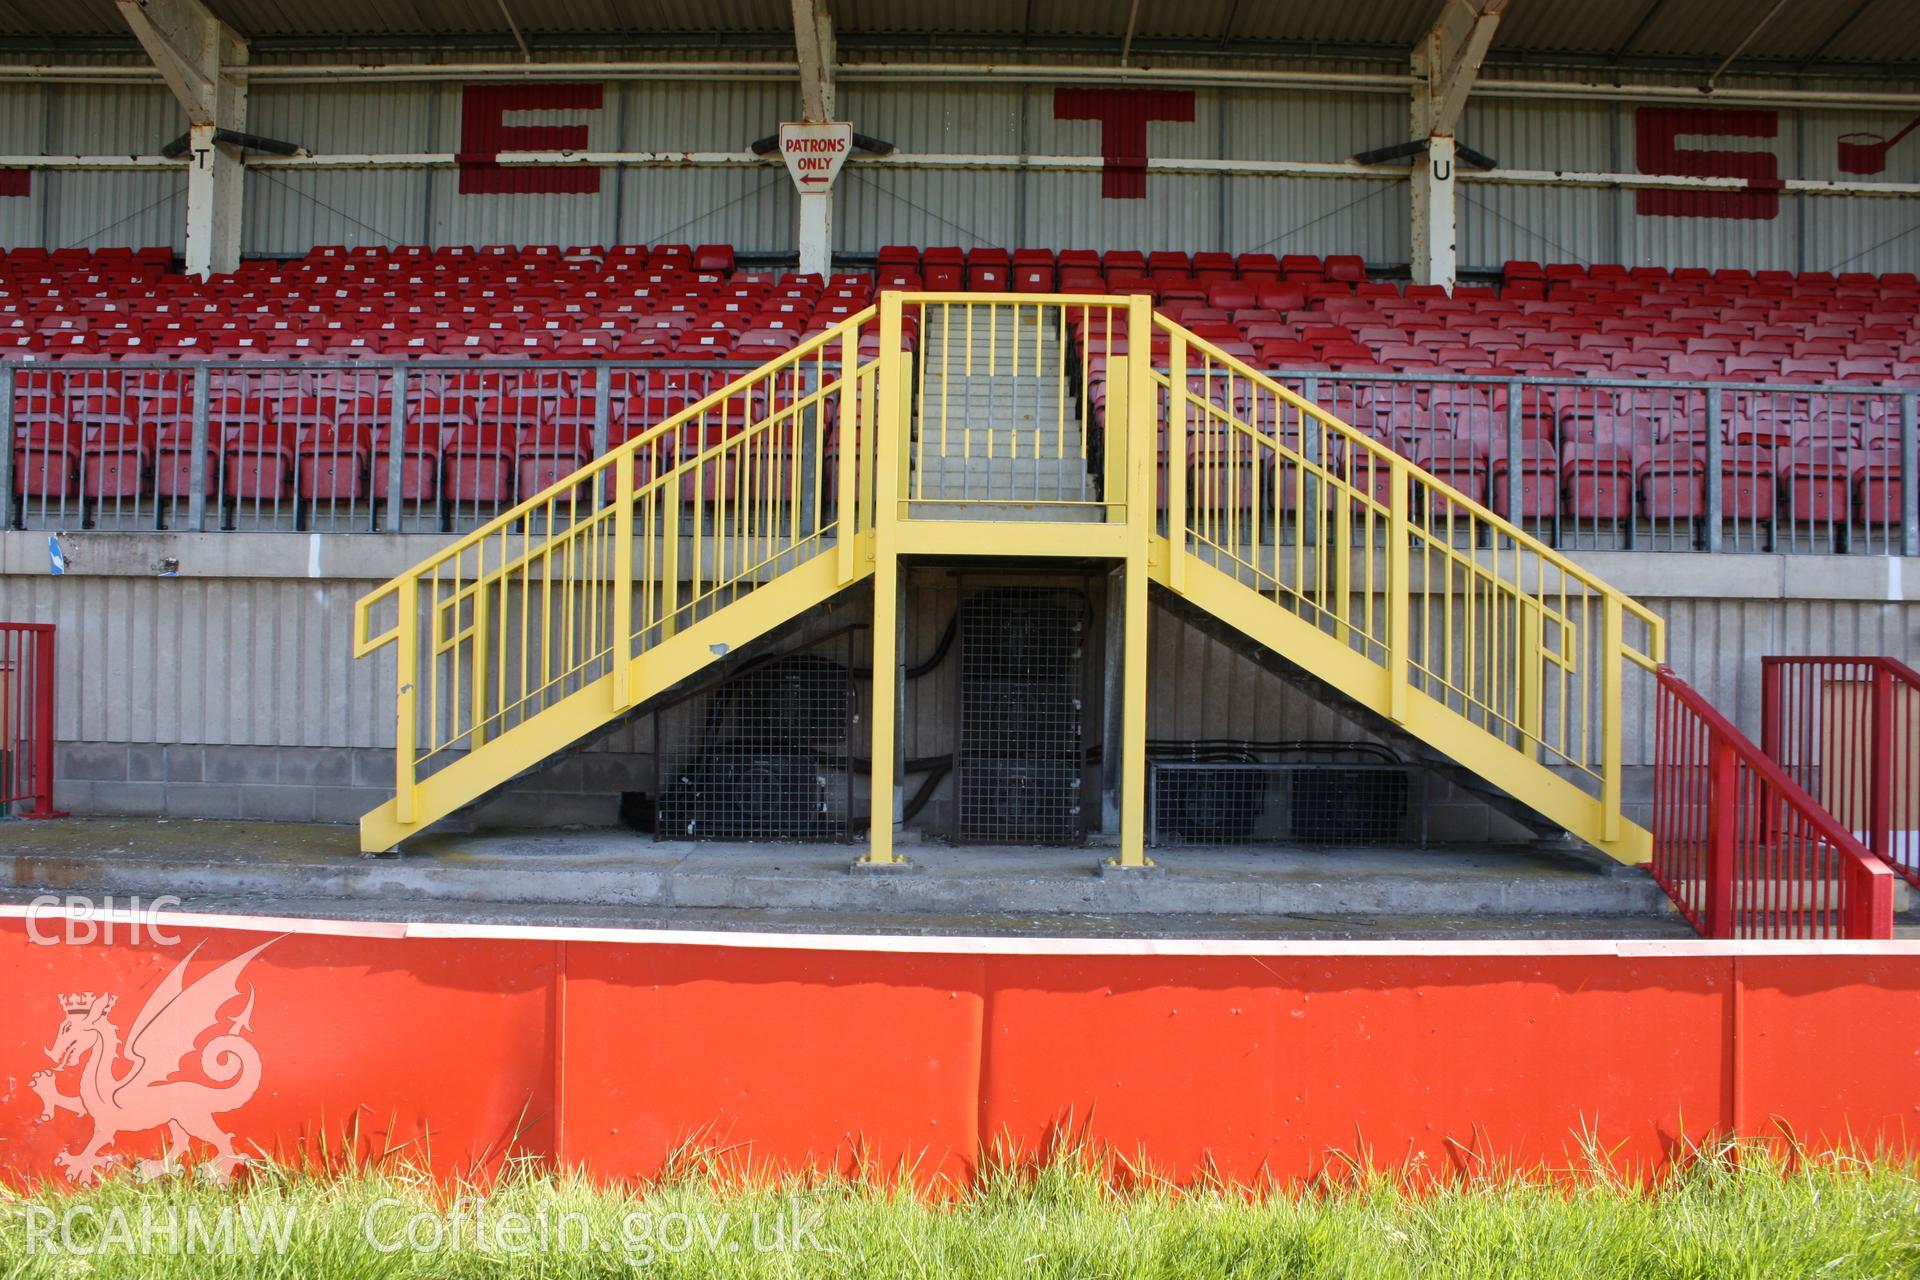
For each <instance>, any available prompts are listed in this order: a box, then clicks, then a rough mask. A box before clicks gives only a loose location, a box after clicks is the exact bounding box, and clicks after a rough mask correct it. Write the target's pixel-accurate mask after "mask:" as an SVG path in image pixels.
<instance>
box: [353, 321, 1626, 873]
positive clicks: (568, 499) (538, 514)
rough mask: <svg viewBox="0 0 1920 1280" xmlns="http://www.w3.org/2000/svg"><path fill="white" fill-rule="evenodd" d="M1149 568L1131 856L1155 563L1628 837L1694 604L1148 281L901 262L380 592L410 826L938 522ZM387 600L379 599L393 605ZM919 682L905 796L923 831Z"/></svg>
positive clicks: (878, 791)
mask: <svg viewBox="0 0 1920 1280" xmlns="http://www.w3.org/2000/svg"><path fill="white" fill-rule="evenodd" d="M917 554H925V555H943V556H1003V557H1009V558H1019V559H1023V560H1033V559H1036V558H1044V557H1076V558H1101V559H1107V560H1113V561H1120V562H1123V563H1124V565H1125V568H1126V573H1125V576H1124V583H1125V600H1124V606H1125V627H1124V639H1123V651H1124V670H1123V672H1122V681H1121V707H1122V734H1121V741H1122V743H1123V752H1122V774H1121V795H1120V800H1121V804H1120V810H1121V831H1120V850H1119V861H1121V862H1122V863H1139V862H1143V861H1144V860H1145V853H1144V848H1143V843H1144V839H1143V838H1144V807H1145V806H1144V799H1145V772H1146V769H1145V758H1144V751H1145V741H1146V736H1147V735H1146V712H1145V701H1146V699H1145V686H1146V670H1147V664H1146V641H1147V626H1146V619H1147V603H1148V588H1149V583H1154V584H1158V585H1159V586H1161V587H1162V588H1164V589H1166V590H1167V591H1170V592H1172V593H1174V594H1175V595H1177V596H1179V597H1181V598H1182V599H1183V600H1184V601H1185V602H1186V604H1187V605H1188V606H1189V607H1191V608H1194V609H1198V610H1201V611H1204V612H1205V613H1207V614H1209V615H1212V616H1213V617H1214V618H1217V619H1218V620H1219V621H1220V622H1221V623H1223V624H1225V625H1227V626H1229V627H1231V628H1233V629H1235V630H1236V631H1238V632H1240V633H1242V634H1243V635H1244V636H1246V637H1247V638H1248V640H1249V642H1251V643H1253V644H1257V645H1259V646H1263V647H1264V648H1266V649H1269V650H1271V651H1273V652H1275V653H1277V654H1279V655H1281V656H1282V657H1283V658H1284V659H1285V660H1286V661H1288V662H1290V663H1292V664H1294V665H1295V666H1296V667H1298V668H1300V669H1301V670H1303V671H1305V672H1308V673H1310V674H1311V675H1312V676H1313V677H1315V678H1316V679H1317V680H1319V681H1320V682H1322V683H1323V684H1325V685H1328V686H1331V687H1332V688H1333V689H1336V690H1337V691H1338V692H1339V694H1340V695H1341V696H1342V697H1343V698H1345V699H1347V700H1348V701H1350V702H1351V703H1353V704H1355V705H1357V706H1359V707H1360V708H1362V709H1363V710H1364V711H1365V712H1366V713H1368V714H1369V715H1371V716H1374V717H1377V718H1378V719H1379V720H1380V721H1381V723H1382V724H1384V725H1390V726H1391V727H1392V728H1393V729H1394V731H1395V732H1397V733H1399V734H1402V735H1406V736H1410V737H1412V738H1414V739H1416V740H1418V741H1419V742H1421V743H1424V744H1425V745H1426V746H1427V747H1428V748H1430V749H1431V750H1432V751H1434V752H1436V753H1438V754H1440V755H1442V756H1444V757H1445V758H1447V759H1448V760H1450V761H1452V762H1454V763H1455V764H1457V765H1458V766H1459V767H1460V768H1462V769H1464V770H1466V771H1468V772H1470V773H1471V774H1472V775H1474V776H1475V777H1477V778H1479V779H1481V780H1482V781H1483V782H1484V783H1485V784H1486V785H1487V786H1488V787H1490V788H1494V789H1497V790H1498V791H1499V792H1500V793H1502V794H1503V795H1505V796H1506V797H1509V798H1511V800H1513V801H1516V802H1518V803H1519V804H1520V805H1522V806H1525V807H1526V808H1527V809H1528V810H1530V811H1531V812H1533V813H1536V814H1538V815H1540V816H1541V817H1543V818H1545V819H1546V820H1548V821H1549V822H1551V823H1552V824H1554V825H1557V826H1559V827H1561V828H1564V829H1565V830H1566V831H1568V832H1571V833H1572V834H1573V835H1574V836H1576V837H1578V838H1579V839H1581V840H1583V841H1586V842H1587V843H1589V844H1591V845H1593V846H1594V847H1596V848H1598V849H1601V850H1604V851H1605V852H1607V853H1609V854H1611V855H1612V856H1614V857H1616V858H1618V859H1620V860H1622V861H1627V862H1642V861H1645V860H1646V859H1647V857H1648V856H1649V854H1650V840H1649V836H1648V833H1647V832H1646V830H1645V829H1644V828H1642V827H1640V826H1639V825H1638V824H1636V823H1634V822H1632V821H1630V820H1629V819H1628V818H1626V817H1625V816H1624V815H1623V814H1622V812H1621V798H1622V772H1623V766H1622V759H1621V742H1622V736H1623V735H1622V728H1623V726H1622V722H1621V717H1622V714H1623V713H1622V707H1623V704H1624V701H1625V699H1624V697H1623V694H1624V691H1625V683H1626V681H1627V680H1628V679H1629V678H1639V677H1640V676H1641V675H1642V674H1644V675H1645V676H1646V677H1647V678H1650V677H1651V673H1652V672H1653V671H1654V669H1655V668H1656V667H1657V665H1658V663H1659V662H1660V660H1661V658H1662V656H1663V655H1662V644H1663V632H1662V626H1661V623H1660V620H1659V619H1658V618H1657V617H1656V616H1654V615H1653V614H1652V613H1650V612H1649V611H1647V610H1646V609H1645V608H1643V607H1641V606H1640V605H1639V604H1637V603H1636V602H1634V601H1633V600H1630V599H1628V598H1627V597H1625V596H1623V595H1621V594H1620V593H1619V592H1617V591H1615V590H1613V589H1612V588H1610V587H1608V586H1607V585H1606V584H1605V583H1602V582H1600V581H1599V580H1598V579H1596V578H1594V577H1593V576H1592V575H1590V574H1587V573H1585V572H1584V571H1583V570H1581V569H1580V568H1579V567H1578V566H1577V565H1575V564H1573V563H1572V562H1570V561H1568V560H1567V559H1565V558H1564V557H1562V556H1560V555H1559V554H1558V553H1557V552H1555V551H1554V550H1552V549H1551V548H1550V547H1547V546H1546V545H1545V544H1543V543H1541V542H1540V541H1539V540H1538V539H1535V538H1533V537H1532V536H1531V535H1529V534H1528V533H1526V532H1525V531H1524V530H1523V529H1521V528H1518V527H1516V526H1514V525H1512V524H1510V523H1508V522H1507V521H1505V520H1502V519H1501V518H1500V517H1498V516H1496V515H1495V514H1494V513H1493V512H1492V511H1490V510H1488V509H1487V508H1486V507H1484V506H1481V505H1479V504H1478V503H1475V502H1473V501H1471V500H1470V499H1468V498H1467V497H1466V496H1465V495H1463V494H1461V493H1459V492H1458V491H1456V490H1455V489H1453V488H1451V487H1449V486H1448V485H1447V484H1445V483H1444V482H1442V481H1440V480H1439V479H1437V478H1435V477H1434V476H1432V475H1429V474H1427V473H1426V472H1424V471H1422V470H1421V469H1419V468H1418V467H1415V466H1414V465H1413V464H1412V463H1410V462H1409V461H1408V460H1407V459H1406V458H1404V457H1402V456H1400V455H1398V454H1396V453H1395V452H1393V450H1392V449H1391V448H1390V447H1388V446H1387V445H1386V444H1384V443H1382V442H1379V441H1376V440H1374V439H1371V438H1369V437H1368V436H1367V435H1365V434H1364V433H1362V432H1360V431H1358V430H1356V429H1355V428H1353V427H1351V426H1349V425H1348V424H1346V423H1344V422H1342V421H1340V420H1339V419H1337V418H1335V417H1333V416H1332V415H1330V414H1328V413H1326V412H1324V411H1323V410H1321V409H1320V408H1318V407H1317V406H1315V405H1313V404H1311V403H1309V402H1308V401H1306V400H1305V399H1303V398H1302V397H1300V396H1298V395H1296V394H1295V393H1294V392H1293V391H1291V390H1289V389H1288V388H1287V387H1285V386H1283V385H1281V384H1280V383H1278V382H1276V381H1275V380H1274V379H1272V378H1270V377H1268V376H1266V375H1264V374H1261V373H1258V372H1256V371H1255V370H1253V369H1251V368H1249V367H1248V366H1247V365H1245V364H1244V363H1242V362H1240V361H1238V360H1236V359H1234V358H1233V357H1232V356H1230V355H1228V354H1226V353H1225V352H1223V351H1221V350H1220V349H1218V348H1217V347H1214V346H1212V345H1211V344H1209V343H1207V342H1205V341H1203V340H1201V339H1199V338H1197V337H1196V336H1194V335H1193V334H1191V333H1189V332H1187V331H1186V330H1185V329H1183V328H1181V327H1180V326H1179V325H1177V324H1175V323H1173V322H1171V321H1169V320H1167V319H1166V318H1164V317H1161V316H1158V315H1156V314H1154V312H1153V311H1152V309H1151V305H1150V302H1149V300H1148V299H1146V298H1143V297H1132V298H1106V297H1078V296H1062V295H986V294H899V293H888V294H885V295H883V296H882V298H881V301H880V303H879V304H878V306H876V307H874V308H870V309H869V310H867V311H865V312H862V313H861V314H859V315H856V316H852V317H849V318H848V319H847V320H846V321H845V322H843V323H842V324H840V325H838V326H836V327H835V328H834V329H832V330H830V331H829V332H827V333H825V334H822V335H819V336H818V337H815V338H813V339H810V340H808V341H807V342H805V343H803V344H801V345H800V346H799V347H797V348H796V349H795V350H794V351H793V352H790V353H789V354H788V355H786V356H783V357H781V358H780V359H778V360H775V361H773V362H771V363H769V364H767V365H765V366H763V367H762V368H760V369H758V370H755V371H754V372H753V373H752V374H750V375H748V376H746V377H745V378H742V379H741V380H739V381H738V382H736V383H734V384H732V385H731V386H729V387H727V388H724V389H722V390H721V391H720V392H717V393H715V394H714V395H712V396H710V397H708V398H707V399H706V400H704V401H701V402H700V403H699V404H696V405H694V406H692V407H691V408H689V409H688V410H687V411H686V412H684V413H681V414H678V415H675V416H674V417H672V418H669V419H667V420H666V421H664V422H662V423H660V424H658V425H656V426H653V427H651V428H648V429H647V430H646V431H644V432H643V433H642V434H640V435H638V436H636V437H635V438H633V439H631V440H629V441H628V442H627V443H625V444H624V445H621V446H620V447H619V448H617V449H615V450H613V451H612V452H611V453H609V454H608V455H607V456H605V457H602V458H600V459H598V460H597V461H595V462H594V463H592V464H591V465H590V466H588V467H586V468H584V469H583V470H581V471H580V472H577V473H576V474H574V475H572V476H569V477H567V478H566V479H565V480H563V481H561V482H560V483H558V484H556V485H555V486H554V487H553V488H551V489H549V490H548V491H547V492H545V493H543V494H540V495H538V496H536V497H534V498H533V499H531V500H529V501H527V502H525V503H522V504H521V505H520V506H519V507H517V508H515V509H513V510H512V511H509V512H507V513H505V514H503V515H502V516H501V517H500V518H499V519H497V520H495V521H493V522H491V523H490V524H488V525H486V526H484V527H482V528H480V529H477V530H475V531H474V532H472V533H470V534H468V535H467V536H465V537H464V538H462V539H460V540H459V541H457V542H456V543H454V544H453V545H452V546H450V547H448V548H447V549H446V550H445V551H443V552H442V553H441V554H439V555H437V556H435V557H434V558H433V559H431V560H429V561H427V562H425V563H423V564H421V565H419V566H417V567H416V568H414V569H413V570H411V571H409V572H408V573H406V574H403V575H401V576H400V577H398V578H396V579H394V580H393V581H392V582H389V583H387V584H385V585H384V586H382V587H380V588H379V589H378V590H376V591H374V592H372V593H371V594H369V595H368V596H367V597H366V598H365V599H363V600H362V601H361V602H360V606H359V609H358V612H357V615H356V622H355V648H356V654H358V655H360V656H366V655H369V654H375V653H379V654H381V655H382V656H383V658H384V659H385V660H387V661H389V662H391V664H392V668H393V680H394V691H395V698H396V718H395V728H396V744H397V748H396V759H395V797H394V799H393V800H392V801H391V802H389V803H388V804H385V805H382V806H381V807H380V808H378V809H376V810H375V811H374V812H372V813H370V814H368V815H367V816H366V817H365V818H364V819H363V820H362V826H361V836H362V843H363V847H365V848H367V849H369V850H380V849H386V848H390V847H392V846H393V845H395V844H396V843H398V842H399V841H401V840H403V839H405V838H406V837H408V836H410V835H412V834H414V833H415V832H418V831H420V830H422V829H423V828H425V827H426V826H428V825H430V824H431V823H433V822H435V821H437V820H439V819H441V818H444V817H445V816H447V815H448V814H449V813H452V812H453V811H454V810H456V809H458V808H459V807H461V806H462V805H465V804H468V803H470V802H472V801H473V800H475V799H477V798H479V797H480V796H482V795H484V794H486V793H487V792H488V791H489V790H491V789H492V788H494V787H497V786H499V785H500V784H501V783H503V782H505V781H507V780H509V779H511V778H512V777H514V776H516V775H517V774H519V773H521V772H523V771H525V770H526V769H528V768H531V767H533V766H534V765H536V764H538V763H539V762H540V761H542V760H544V759H546V758H547V757H549V756H551V755H553V754H555V753H556V752H558V751H561V750H563V749H564V748H566V747H567V746H568V745H570V744H571V743H573V742H575V741H577V740H579V739H580V738H581V737H583V736H584V735H586V734H588V733H589V732H591V731H592V730H594V729H595V728H597V727H599V726H600V725H603V724H605V723H606V722H608V721H609V720H611V719H613V718H615V717H618V716H621V715H624V714H626V713H628V712H629V711H631V710H632V709H633V708H635V707H637V706H638V705H640V704H641V703H642V702H644V701H646V700H647V699H648V698H650V697H652V696H654V695H655V694H657V693H659V692H661V691H662V690H665V689H667V688H669V687H671V686H672V685H673V684H675V683H677V682H678V681H681V680H683V679H686V678H687V677H688V676H690V675H692V674H694V673H695V672H697V671H698V670H700V668H702V667H703V666H705V665H707V664H709V663H711V662H713V661H714V660H715V656H716V655H717V654H724V653H726V652H728V651H730V650H731V649H734V648H737V647H739V646H740V645H743V644H746V643H749V642H750V641H752V640H753V639H754V638H756V637H758V636H761V635H764V634H765V633H766V632H768V631H770V630H772V629H773V628H775V627H777V626H779V625H781V624H782V623H784V622H786V621H787V620H789V619H791V618H793V617H795V616H797V615H799V614H800V613H802V612H804V611H806V610H808V609H810V608H813V607H814V606H816V605H818V604H820V603H821V602H823V601H825V600H826V599H827V598H828V597H830V596H831V595H833V594H834V593H836V592H838V591H840V590H842V589H844V588H845V587H847V586H849V585H851V584H852V583H854V582H855V581H858V580H860V579H862V578H865V577H868V576H872V577H873V579H874V592H873V594H874V626H873V636H874V655H873V669H874V670H875V671H876V672H884V671H890V670H892V669H894V667H895V666H896V665H897V658H898V655H897V653H896V652H895V643H896V627H895V619H896V616H897V613H896V611H897V608H898V594H897V593H898V564H899V560H900V557H902V556H905V555H917ZM376 627H379V628H380V629H379V630H378V631H377V632H376V630H375V628H376ZM894 720H895V707H894V682H892V681H887V680H876V681H875V682H874V704H873V710H872V725H873V734H874V741H873V749H872V752H871V759H872V761H873V776H872V803H873V829H872V833H871V838H870V843H869V851H868V854H867V857H868V858H869V859H870V860H873V861H879V862H885V861H889V860H891V859H892V858H893V856H894V854H893V824H894V813H893V777H892V761H893V759H894V749H893V743H894V730H895V726H894Z"/></svg>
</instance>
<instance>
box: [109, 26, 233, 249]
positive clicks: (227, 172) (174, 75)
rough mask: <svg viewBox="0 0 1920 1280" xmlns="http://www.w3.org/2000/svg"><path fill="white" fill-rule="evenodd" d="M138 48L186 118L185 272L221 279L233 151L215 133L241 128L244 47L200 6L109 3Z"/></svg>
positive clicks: (229, 235) (229, 232) (228, 243)
mask: <svg viewBox="0 0 1920 1280" xmlns="http://www.w3.org/2000/svg"><path fill="white" fill-rule="evenodd" d="M115 2H116V4H117V5H118V7H119V9H120V15H121V17H122V18H124V19H125V20H126V24H127V26H128V28H129V29H131V30H132V32H133V34H134V37H135V38H136V39H138V40H139V41H140V46H141V48H143V49H145V50H146V51H147V56H148V57H149V58H151V59H152V60H153V65H154V67H155V68H156V69H158V71H159V72H160V76H161V79H163V80H165V81H166V83H167V87H168V88H169V89H171V90H173V96H174V97H175V98H176V99H178V100H179V103H180V108H181V110H183V111H184V112H186V115H187V135H188V142H189V149H188V156H189V158H190V159H191V161H192V164H191V166H190V167H189V168H188V170H187V235H186V243H187V271H188V273H189V274H192V275H198V276H201V277H205V276H209V275H224V274H226V273H228V272H231V271H234V270H236V269H237V268H238V267H239V265H240V224H241V197H242V189H243V183H242V176H243V175H242V165H241V160H240V151H239V149H238V148H236V147H234V146H232V145H231V144H229V143H226V142H221V141H219V140H218V136H217V135H218V133H219V131H220V130H223V129H224V130H228V131H230V132H232V133H245V132H246V128H247V82H246V79H245V76H246V66H247V42H246V41H245V40H243V39H241V38H240V36H239V35H238V34H236V33H235V32H234V30H233V29H232V28H231V27H229V26H227V25H226V24H225V23H224V22H221V21H220V20H219V19H218V18H216V17H214V16H213V14H211V13H209V12H208V11H207V8H206V6H204V5H202V4H201V3H200V2H199V0H115Z"/></svg>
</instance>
